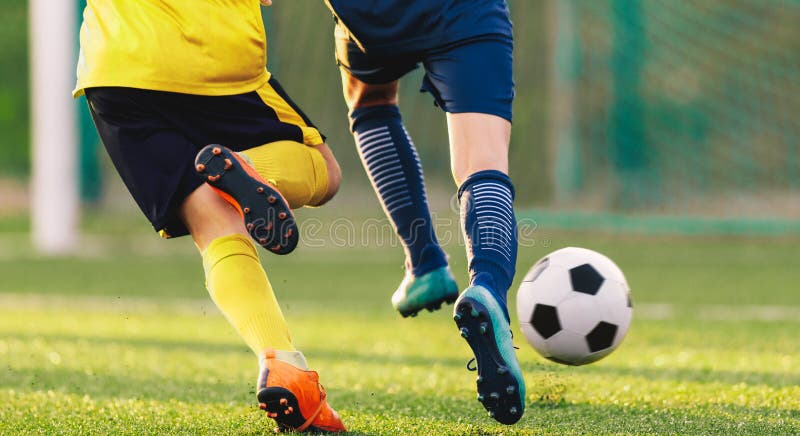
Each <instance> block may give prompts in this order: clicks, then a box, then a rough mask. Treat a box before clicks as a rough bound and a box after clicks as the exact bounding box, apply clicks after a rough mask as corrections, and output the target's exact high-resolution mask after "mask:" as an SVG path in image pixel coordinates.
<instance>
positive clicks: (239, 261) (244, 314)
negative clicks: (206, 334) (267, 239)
mask: <svg viewBox="0 0 800 436" xmlns="http://www.w3.org/2000/svg"><path fill="white" fill-rule="evenodd" d="M203 267H204V269H205V271H206V287H207V288H208V293H209V294H211V298H212V299H213V300H214V303H215V304H216V305H217V307H219V309H220V310H221V311H222V313H223V314H225V317H226V318H227V319H228V322H230V323H231V325H232V326H233V328H234V329H236V332H238V333H239V336H241V337H242V339H244V341H245V342H246V343H247V345H248V346H249V347H250V349H251V350H253V352H254V353H256V355H257V356H259V357H261V353H262V352H263V351H264V350H265V349H267V348H274V349H276V350H286V351H296V350H295V348H294V346H293V345H292V340H291V337H290V336H289V328H288V327H287V326H286V320H285V319H284V318H283V313H282V312H281V308H280V307H279V306H278V301H277V300H276V299H275V294H274V293H273V292H272V285H270V283H269V279H267V274H266V272H265V271H264V268H263V267H262V266H261V263H260V262H259V261H258V252H257V251H256V247H255V246H254V245H253V243H252V242H251V241H250V238H249V237H247V236H245V235H239V234H234V235H229V236H223V237H221V238H217V239H215V240H213V241H212V242H211V244H210V245H209V246H208V248H207V249H206V250H205V251H204V252H203Z"/></svg>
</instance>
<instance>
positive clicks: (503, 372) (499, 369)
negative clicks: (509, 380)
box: [497, 366, 508, 375]
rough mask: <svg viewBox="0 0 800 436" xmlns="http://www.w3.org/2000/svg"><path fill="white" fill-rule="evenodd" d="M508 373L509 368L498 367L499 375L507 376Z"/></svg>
mask: <svg viewBox="0 0 800 436" xmlns="http://www.w3.org/2000/svg"><path fill="white" fill-rule="evenodd" d="M507 372H508V368H506V367H505V366H499V367H497V373H498V374H500V375H503V374H505V373H507Z"/></svg>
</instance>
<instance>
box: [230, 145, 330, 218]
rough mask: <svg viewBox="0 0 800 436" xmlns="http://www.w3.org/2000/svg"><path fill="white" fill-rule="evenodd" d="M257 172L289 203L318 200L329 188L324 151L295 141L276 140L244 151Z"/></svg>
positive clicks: (310, 202) (304, 204) (317, 201)
mask: <svg viewBox="0 0 800 436" xmlns="http://www.w3.org/2000/svg"><path fill="white" fill-rule="evenodd" d="M242 154H244V155H245V156H247V158H248V159H250V162H252V164H253V167H254V168H255V169H256V172H258V174H260V175H261V177H264V178H265V179H267V180H268V181H269V182H270V183H272V184H273V185H275V187H276V188H278V190H279V191H281V194H283V196H284V198H286V201H288V202H289V206H290V207H291V208H292V209H296V208H298V207H302V206H314V205H317V204H319V202H320V201H321V200H322V198H323V197H324V196H325V194H326V193H327V191H328V167H327V166H326V165H325V158H324V157H323V156H322V153H320V152H319V150H317V149H316V148H314V147H310V146H308V145H305V144H301V143H299V142H294V141H277V142H271V143H269V144H264V145H261V146H258V147H253V148H251V149H249V150H245V151H243V152H242Z"/></svg>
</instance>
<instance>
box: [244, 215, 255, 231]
mask: <svg viewBox="0 0 800 436" xmlns="http://www.w3.org/2000/svg"><path fill="white" fill-rule="evenodd" d="M245 213H246V212H245ZM255 227H256V226H254V225H253V223H247V231H248V232H252V231H253V229H254V228H255Z"/></svg>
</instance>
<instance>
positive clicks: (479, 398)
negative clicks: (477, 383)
mask: <svg viewBox="0 0 800 436" xmlns="http://www.w3.org/2000/svg"><path fill="white" fill-rule="evenodd" d="M483 400H484V398H483V395H481V394H478V401H480V402H481V403H483Z"/></svg>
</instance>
